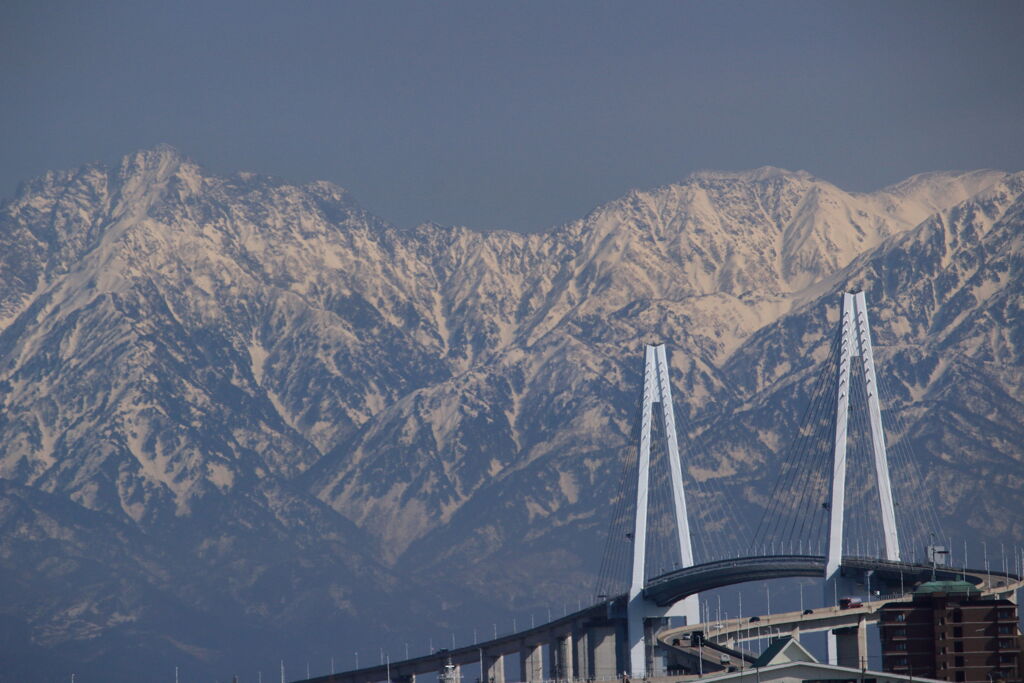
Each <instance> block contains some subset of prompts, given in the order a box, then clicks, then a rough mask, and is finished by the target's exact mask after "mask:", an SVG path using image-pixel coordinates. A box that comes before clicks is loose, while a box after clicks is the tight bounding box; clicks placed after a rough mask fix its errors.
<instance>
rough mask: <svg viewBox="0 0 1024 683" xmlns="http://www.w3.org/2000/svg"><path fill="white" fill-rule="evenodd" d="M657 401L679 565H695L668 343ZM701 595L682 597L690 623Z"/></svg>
mask: <svg viewBox="0 0 1024 683" xmlns="http://www.w3.org/2000/svg"><path fill="white" fill-rule="evenodd" d="M656 351H657V361H658V386H659V388H660V392H659V397H658V400H659V401H661V409H662V415H663V416H664V422H665V441H666V442H667V445H668V463H669V470H670V473H671V479H672V505H673V510H674V512H675V518H676V533H677V537H678V540H679V566H680V567H692V566H693V545H692V543H691V541H690V518H689V516H688V515H687V513H686V493H685V492H684V490H683V468H682V465H681V464H680V462H679V443H678V440H677V439H676V417H675V409H674V407H673V406H674V405H675V404H674V403H673V402H672V385H671V383H670V382H669V375H668V359H667V358H666V356H665V345H664V344H662V345H660V346H658V347H657V349H656ZM699 601H700V596H699V595H697V594H694V595H690V596H688V597H687V598H685V599H684V600H683V616H685V617H686V623H687V624H696V623H698V622H699V621H700V617H699V613H700V602H699Z"/></svg>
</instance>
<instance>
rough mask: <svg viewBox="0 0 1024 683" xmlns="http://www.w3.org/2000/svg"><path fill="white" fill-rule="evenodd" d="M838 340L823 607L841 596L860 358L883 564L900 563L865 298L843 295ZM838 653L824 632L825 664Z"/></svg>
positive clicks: (849, 293)
mask: <svg viewBox="0 0 1024 683" xmlns="http://www.w3.org/2000/svg"><path fill="white" fill-rule="evenodd" d="M841 325H842V337H841V339H840V342H839V343H840V354H839V384H838V388H837V390H836V434H835V447H834V449H833V458H832V496H831V502H830V504H829V515H830V516H829V536H828V557H827V558H826V561H825V603H826V604H832V603H834V602H835V600H836V598H837V596H839V594H840V593H845V592H846V590H844V589H845V588H848V586H845V585H843V584H844V582H843V580H842V578H841V576H840V570H839V566H840V564H841V563H842V560H843V521H844V520H843V513H844V508H845V504H846V443H847V425H848V420H849V409H850V381H851V380H850V364H851V363H852V362H853V359H854V358H858V357H860V358H862V360H863V365H864V384H865V393H866V394H867V397H868V414H869V416H870V423H871V447H872V451H873V452H874V461H875V478H876V483H877V485H878V502H879V505H880V506H881V509H882V532H883V535H884V537H885V559H887V560H899V559H900V542H899V536H898V535H897V533H896V511H895V508H894V506H893V500H892V484H891V483H890V480H889V463H888V457H887V455H886V450H885V433H884V432H883V430H882V412H881V408H880V406H879V403H878V380H877V378H876V376H875V360H874V354H873V352H872V350H871V330H870V328H869V327H868V310H867V303H866V301H865V298H864V292H846V293H844V294H843V314H842V320H841ZM837 656H838V653H837V648H836V638H835V635H834V634H832V633H831V632H829V637H828V660H829V663H830V664H835V663H836V659H837Z"/></svg>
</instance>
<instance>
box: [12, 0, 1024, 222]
mask: <svg viewBox="0 0 1024 683" xmlns="http://www.w3.org/2000/svg"><path fill="white" fill-rule="evenodd" d="M0 54H2V61H0V93H2V98H0V131H2V132H0V139H2V150H0V153H2V156H0V159H2V163H0V196H3V197H8V196H10V195H11V194H12V193H13V192H14V189H15V187H16V185H17V182H18V181H19V180H21V179H26V178H29V177H32V176H35V175H37V174H39V173H41V172H43V171H45V170H48V169H52V168H68V167H76V166H78V165H80V164H82V163H85V162H88V161H94V160H115V159H117V158H118V157H120V156H121V155H123V154H126V153H128V152H130V151H133V150H135V149H138V148H142V147H150V146H153V145H155V144H157V143H160V142H167V143H170V144H172V145H174V146H175V147H177V148H178V149H180V150H181V151H182V152H183V153H185V154H187V155H188V156H190V157H192V158H193V159H195V160H196V161H197V162H199V163H200V164H203V165H204V166H206V167H207V168H209V169H211V170H213V171H217V172H223V171H234V170H251V171H256V172H260V173H266V174H271V175H277V176H282V177H285V178H288V179H291V180H294V181H307V180H313V179H319V178H323V179H327V180H331V181H333V182H336V183H338V184H339V185H342V186H344V187H346V188H348V189H349V190H351V191H352V193H353V195H354V196H355V197H356V199H358V200H359V201H360V202H361V203H363V204H364V205H365V206H366V207H367V208H369V209H370V210H372V211H374V212H375V213H377V214H379V215H381V216H383V217H384V218H386V219H389V220H391V221H393V222H395V223H397V224H399V225H413V224H416V223H418V222H422V221H427V220H433V221H437V222H440V223H457V224H463V225H469V226H472V227H478V228H496V227H504V228H512V229H516V230H542V229H545V228H548V227H550V226H551V225H553V224H556V223H560V222H562V221H565V220H569V219H572V218H576V217H579V216H581V215H583V214H585V213H586V212H587V211H588V210H589V209H591V208H593V207H594V206H595V205H597V204H598V203H600V202H603V201H607V200H610V199H613V198H615V197H617V196H620V195H621V194H623V193H624V192H625V191H627V190H628V189H630V188H633V187H652V186H656V185H660V184H664V183H668V182H673V181H676V180H679V179H681V178H683V177H684V176H685V175H686V174H688V173H690V172H691V171H693V170H696V169H699V168H714V169H726V170H736V169H743V168H751V167H756V166H761V165H765V164H771V165H775V166H782V167H786V168H791V169H805V170H807V171H810V172H811V173H814V174H815V175H818V176H820V177H823V178H825V179H828V180H831V181H833V182H835V183H837V184H839V185H840V186H842V187H845V188H847V189H854V190H865V189H874V188H877V187H881V186H883V185H886V184H888V183H890V182H893V181H896V180H899V179H901V178H903V177H905V176H908V175H910V174H913V173H916V172H920V171H925V170H938V169H950V168H979V167H993V168H1002V169H1007V170H1020V169H1024V2H1019V1H1017V0H1015V1H1013V2H956V3H953V2H937V1H934V0H927V1H925V2H910V1H900V2H889V1H887V2H877V3H872V2H860V1H858V2H818V1H814V2H811V1H808V2H725V1H715V2H671V3H669V2H596V1H595V0H587V1H583V2H565V1H551V0H545V1H543V2H519V1H517V2H505V3H498V2H478V1H473V2H426V1H417V2H329V3H328V2H278V3H262V2H166V1H161V2H154V3H150V2H139V1H136V0H133V1H132V2H125V3H110V2H106V3H98V2H97V3H85V2H77V1H76V2H67V3H57V2H39V1H38V0H34V1H32V2H12V1H11V0H6V1H5V2H4V3H2V6H0Z"/></svg>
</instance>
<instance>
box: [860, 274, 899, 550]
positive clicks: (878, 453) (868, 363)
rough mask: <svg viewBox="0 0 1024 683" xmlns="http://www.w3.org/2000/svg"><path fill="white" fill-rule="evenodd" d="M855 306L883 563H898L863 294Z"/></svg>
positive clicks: (894, 511)
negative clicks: (868, 419)
mask: <svg viewBox="0 0 1024 683" xmlns="http://www.w3.org/2000/svg"><path fill="white" fill-rule="evenodd" d="M854 302H855V305H856V310H857V313H856V317H857V331H858V335H857V336H858V338H859V339H858V341H859V343H860V348H861V353H862V354H863V355H864V383H865V384H866V389H867V395H868V412H869V414H870V416H871V446H872V450H873V451H874V455H875V477H876V480H877V483H878V500H879V504H880V505H881V506H882V531H883V533H884V535H885V559H887V560H899V559H900V541H899V536H898V535H897V533H896V509H895V507H894V506H893V502H892V484H891V483H890V481H889V463H888V457H887V455H886V451H885V432H884V431H882V410H881V407H880V406H879V404H878V381H877V379H876V377H875V359H874V355H873V354H872V352H871V330H870V329H869V327H868V309H867V304H866V302H865V299H864V292H857V294H856V295H855V296H854Z"/></svg>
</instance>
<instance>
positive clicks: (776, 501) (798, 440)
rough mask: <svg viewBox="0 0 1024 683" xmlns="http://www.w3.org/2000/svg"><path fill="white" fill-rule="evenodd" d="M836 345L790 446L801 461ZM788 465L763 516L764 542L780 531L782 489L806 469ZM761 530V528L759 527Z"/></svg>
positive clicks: (791, 462)
mask: <svg viewBox="0 0 1024 683" xmlns="http://www.w3.org/2000/svg"><path fill="white" fill-rule="evenodd" d="M834 346H835V345H834V344H833V349H832V352H830V354H829V357H828V358H827V359H826V362H825V365H824V366H823V368H822V371H821V372H820V373H819V376H818V378H817V381H816V383H815V386H814V388H813V389H812V393H811V395H810V399H811V400H810V402H809V403H808V405H807V406H806V408H805V411H804V415H803V417H802V418H801V421H800V423H799V428H798V432H797V436H796V437H795V438H794V440H793V441H792V442H791V443H790V448H789V449H788V450H790V451H792V450H796V451H797V458H796V459H797V460H799V461H800V462H801V463H802V461H803V458H805V457H806V455H805V451H806V450H807V448H808V446H807V442H808V440H809V437H808V436H807V435H805V434H804V427H805V426H807V425H809V424H812V423H813V419H814V416H816V415H817V414H818V411H819V409H820V406H819V402H820V401H821V400H822V387H823V386H825V385H826V383H827V381H828V377H829V376H830V375H831V374H832V372H831V366H832V362H831V361H832V360H833V359H834V356H835V348H834ZM809 417H810V418H811V421H809V419H808V418H809ZM812 435H813V432H812ZM786 466H788V470H789V476H788V477H787V478H783V477H782V476H780V478H779V479H778V480H777V484H778V486H777V487H776V490H773V492H772V497H773V501H772V503H773V505H772V506H771V507H770V509H769V511H768V513H767V514H766V516H765V518H763V519H767V522H768V523H767V524H764V525H763V528H764V535H763V536H762V537H761V538H760V539H759V540H760V541H762V542H763V541H767V540H771V538H772V537H773V536H774V535H776V534H777V533H778V531H779V524H780V519H779V518H780V517H781V514H782V512H781V505H782V499H783V497H782V496H781V495H779V492H780V491H781V492H784V491H786V490H789V489H790V488H791V487H792V484H791V482H792V481H793V479H794V477H795V476H797V475H795V474H793V473H795V472H800V471H801V470H803V469H804V468H802V467H797V466H796V464H795V463H794V460H793V459H787V460H786V461H785V463H784V467H786ZM798 509H799V507H798ZM759 532H760V529H759ZM755 542H756V541H755Z"/></svg>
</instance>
